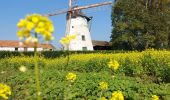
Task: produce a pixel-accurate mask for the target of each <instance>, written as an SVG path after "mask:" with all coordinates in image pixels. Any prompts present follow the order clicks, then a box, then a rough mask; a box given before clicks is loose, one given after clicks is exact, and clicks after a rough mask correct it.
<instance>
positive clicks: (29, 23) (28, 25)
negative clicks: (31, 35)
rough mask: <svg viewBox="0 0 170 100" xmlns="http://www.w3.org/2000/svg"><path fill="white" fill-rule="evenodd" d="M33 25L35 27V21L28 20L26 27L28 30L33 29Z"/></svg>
mask: <svg viewBox="0 0 170 100" xmlns="http://www.w3.org/2000/svg"><path fill="white" fill-rule="evenodd" d="M33 27H34V23H32V22H28V23H27V26H26V29H27V30H32V29H33Z"/></svg>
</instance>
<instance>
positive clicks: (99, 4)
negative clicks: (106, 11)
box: [72, 1, 112, 11]
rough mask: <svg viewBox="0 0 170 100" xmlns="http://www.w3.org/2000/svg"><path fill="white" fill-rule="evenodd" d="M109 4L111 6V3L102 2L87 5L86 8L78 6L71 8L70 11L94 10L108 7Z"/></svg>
mask: <svg viewBox="0 0 170 100" xmlns="http://www.w3.org/2000/svg"><path fill="white" fill-rule="evenodd" d="M110 4H112V1H109V2H102V3H97V4H91V5H87V6H80V7H76V8H73V9H72V11H75V10H83V9H89V8H94V7H98V6H104V5H110Z"/></svg>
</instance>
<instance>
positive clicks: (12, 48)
mask: <svg viewBox="0 0 170 100" xmlns="http://www.w3.org/2000/svg"><path fill="white" fill-rule="evenodd" d="M43 50H44V49H43V48H37V51H43ZM0 51H24V48H18V50H15V48H14V47H0ZM27 51H34V48H27Z"/></svg>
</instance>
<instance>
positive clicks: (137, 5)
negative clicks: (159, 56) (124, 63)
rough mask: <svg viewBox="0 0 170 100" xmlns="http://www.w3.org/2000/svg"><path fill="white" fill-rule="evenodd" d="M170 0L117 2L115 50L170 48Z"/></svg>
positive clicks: (113, 13) (114, 18)
mask: <svg viewBox="0 0 170 100" xmlns="http://www.w3.org/2000/svg"><path fill="white" fill-rule="evenodd" d="M169 5H170V1H169V0H117V1H116V2H115V5H114V6H113V9H112V26H113V30H112V35H111V42H112V44H113V49H125V50H143V49H147V48H150V47H152V48H168V47H170V9H169Z"/></svg>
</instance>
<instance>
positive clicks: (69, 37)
mask: <svg viewBox="0 0 170 100" xmlns="http://www.w3.org/2000/svg"><path fill="white" fill-rule="evenodd" d="M74 39H76V35H67V36H66V37H63V38H62V39H61V40H60V43H61V44H62V45H68V44H69V43H70V41H71V40H74Z"/></svg>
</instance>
